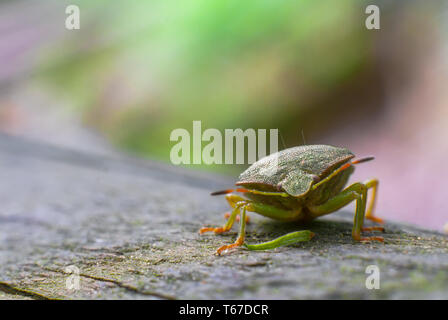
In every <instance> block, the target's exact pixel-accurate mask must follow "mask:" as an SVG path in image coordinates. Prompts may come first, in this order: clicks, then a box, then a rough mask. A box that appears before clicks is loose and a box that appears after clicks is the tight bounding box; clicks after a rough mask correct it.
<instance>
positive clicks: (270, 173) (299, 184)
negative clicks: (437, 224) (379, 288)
mask: <svg viewBox="0 0 448 320" xmlns="http://www.w3.org/2000/svg"><path fill="white" fill-rule="evenodd" d="M354 157H355V155H354V154H353V153H352V152H351V151H350V150H348V149H346V148H338V147H333V146H328V145H309V146H298V147H293V148H289V149H285V150H282V151H280V152H277V153H274V154H271V155H269V156H267V157H264V158H262V159H260V160H258V161H257V162H255V163H254V164H252V165H251V166H250V167H249V168H248V169H247V170H246V171H244V172H243V173H242V174H241V175H240V177H239V181H238V182H237V183H236V186H237V188H235V189H230V190H223V191H217V192H213V193H212V195H220V194H226V200H227V202H228V203H229V204H230V206H231V207H232V208H233V210H232V212H231V214H230V215H229V216H228V220H227V223H226V224H225V225H224V226H222V227H218V228H208V227H207V228H202V229H200V230H199V233H201V234H202V233H204V232H209V231H213V232H215V233H222V232H226V231H229V230H230V228H231V227H232V225H233V223H234V222H235V220H237V217H239V218H240V219H239V222H240V231H239V234H238V238H237V240H236V241H235V243H233V244H230V245H224V246H222V247H220V248H219V249H218V250H217V253H218V254H221V253H222V252H223V251H225V250H228V249H231V248H234V247H238V246H241V245H244V246H245V247H246V248H248V249H250V250H266V249H273V248H277V247H279V246H283V245H288V244H292V243H295V242H300V241H309V240H310V239H311V238H312V237H313V235H314V234H313V233H312V232H311V231H308V230H303V231H297V232H292V233H289V234H287V235H284V236H282V237H279V238H277V239H275V240H272V241H269V242H266V243H262V244H256V245H249V244H244V237H245V230H246V223H247V218H248V217H246V211H250V212H255V213H258V214H260V215H263V216H265V217H269V218H272V219H276V220H281V221H310V220H312V219H316V218H318V217H320V216H323V215H326V214H329V213H332V212H335V211H337V210H339V209H340V208H342V207H344V206H346V205H348V204H349V203H350V202H352V201H354V200H355V201H356V213H355V218H354V224H353V229H352V237H353V239H354V240H356V241H381V242H383V241H384V239H383V238H382V237H362V236H361V232H362V231H373V230H383V228H382V227H371V228H363V223H364V218H367V219H370V220H372V221H375V222H378V223H382V220H381V219H380V218H377V217H375V216H374V215H373V209H374V206H375V198H376V193H377V188H378V180H377V179H371V180H367V181H365V182H364V183H361V182H356V183H353V184H351V185H350V186H348V187H346V188H344V187H345V185H346V184H347V182H348V179H349V176H350V175H351V174H352V173H353V171H354V170H355V169H354V165H355V164H358V163H361V162H365V161H369V160H372V159H373V157H367V158H362V159H358V160H353V158H354ZM369 189H371V190H372V195H371V198H372V199H371V201H370V203H369V206H368V207H367V190H369ZM232 192H239V193H242V194H243V195H244V197H243V196H240V195H238V194H235V193H232Z"/></svg>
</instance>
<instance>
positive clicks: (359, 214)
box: [308, 182, 384, 241]
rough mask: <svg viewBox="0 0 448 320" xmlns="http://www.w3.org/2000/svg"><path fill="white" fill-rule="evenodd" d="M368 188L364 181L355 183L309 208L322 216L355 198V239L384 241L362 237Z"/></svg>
mask: <svg viewBox="0 0 448 320" xmlns="http://www.w3.org/2000/svg"><path fill="white" fill-rule="evenodd" d="M367 189H368V187H367V186H366V185H364V184H363V183H360V182H357V183H354V184H352V185H351V186H349V187H347V188H346V189H344V190H343V191H342V192H341V193H339V194H338V195H336V196H334V197H333V198H331V199H330V200H328V201H327V202H326V203H324V204H322V205H318V206H312V207H309V208H308V209H309V210H310V211H311V212H313V213H314V214H315V215H318V216H320V215H324V214H327V213H331V212H334V211H336V210H339V209H340V208H342V207H345V206H346V205H348V204H349V203H350V202H352V201H353V200H356V214H355V218H354V221H353V230H352V237H353V239H354V240H357V241H372V240H374V241H384V239H383V238H382V237H361V231H362V228H363V224H364V217H365V212H366V199H367Z"/></svg>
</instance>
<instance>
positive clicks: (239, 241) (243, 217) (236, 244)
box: [216, 203, 247, 255]
mask: <svg viewBox="0 0 448 320" xmlns="http://www.w3.org/2000/svg"><path fill="white" fill-rule="evenodd" d="M246 206H247V203H245V204H243V206H241V207H240V206H239V205H238V206H237V208H238V210H240V208H241V219H240V231H239V233H238V238H237V239H236V241H235V242H234V243H232V244H227V245H224V246H222V247H220V248H219V249H218V250H216V253H217V254H218V255H221V253H222V252H223V251H226V250H229V249H232V248H235V247H239V246H241V245H242V244H243V243H244V238H245V235H246ZM237 208H235V210H237Z"/></svg>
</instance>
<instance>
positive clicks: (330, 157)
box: [236, 145, 354, 197]
mask: <svg viewBox="0 0 448 320" xmlns="http://www.w3.org/2000/svg"><path fill="white" fill-rule="evenodd" d="M276 157H278V158H277V160H276ZM353 157H354V154H353V153H352V152H351V151H350V150H348V149H346V148H337V147H333V146H327V145H310V146H298V147H294V148H289V149H285V150H282V151H280V152H278V153H275V154H271V155H269V156H267V157H265V158H262V159H260V160H259V161H257V162H255V163H254V164H253V165H252V166H250V167H249V168H248V169H247V170H246V171H244V172H243V173H241V175H240V177H239V180H238V182H237V183H236V185H240V186H249V185H250V186H252V187H254V186H256V185H265V186H266V185H267V186H272V187H273V188H275V189H276V190H279V191H280V190H284V191H286V192H287V193H288V194H290V195H292V196H295V197H299V196H302V195H304V194H306V193H307V192H308V191H309V190H310V188H311V186H312V185H313V183H316V182H318V181H320V180H321V179H323V178H325V177H326V176H327V175H328V174H329V173H331V172H332V171H333V170H334V169H336V168H338V167H339V166H341V165H342V164H343V163H345V162H347V161H348V160H350V159H352V158H353ZM276 163H277V165H276Z"/></svg>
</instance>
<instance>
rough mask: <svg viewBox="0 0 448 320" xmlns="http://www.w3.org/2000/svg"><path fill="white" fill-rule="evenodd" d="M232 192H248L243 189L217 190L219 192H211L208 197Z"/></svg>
mask: <svg viewBox="0 0 448 320" xmlns="http://www.w3.org/2000/svg"><path fill="white" fill-rule="evenodd" d="M232 192H249V190H247V189H243V188H237V189H226V190H219V191H215V192H212V193H210V195H211V196H219V195H222V194H228V193H232Z"/></svg>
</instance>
